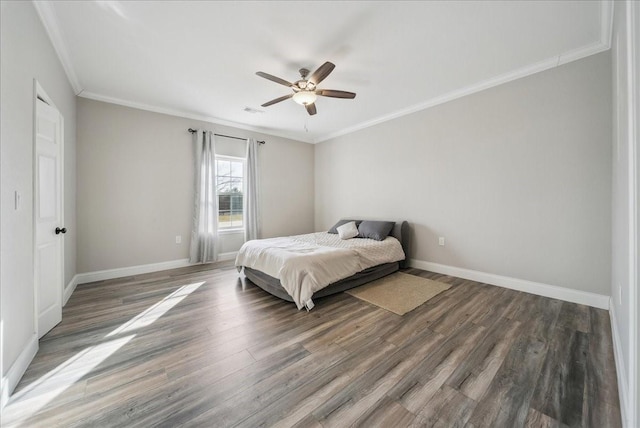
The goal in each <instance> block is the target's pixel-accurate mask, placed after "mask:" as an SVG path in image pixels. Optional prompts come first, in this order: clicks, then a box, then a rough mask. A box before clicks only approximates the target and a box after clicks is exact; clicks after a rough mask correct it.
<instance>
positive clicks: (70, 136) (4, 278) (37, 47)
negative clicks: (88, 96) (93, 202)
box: [0, 1, 76, 376]
mask: <svg viewBox="0 0 640 428" xmlns="http://www.w3.org/2000/svg"><path fill="white" fill-rule="evenodd" d="M0 7H1V9H0V12H1V13H0V15H2V22H1V25H0V28H1V33H0V43H1V44H0V52H1V58H0V66H1V71H0V76H1V81H0V86H1V87H2V90H1V91H0V112H1V113H0V115H1V116H0V121H1V124H2V125H1V126H0V128H1V131H0V132H1V133H0V140H1V141H2V144H1V145H0V147H1V149H0V157H1V165H2V172H1V179H2V186H1V188H2V199H1V201H2V203H1V208H0V209H1V216H0V217H1V222H0V223H1V226H0V227H1V228H0V233H1V235H2V243H1V249H0V251H1V262H0V293H1V295H0V300H1V301H2V303H1V305H2V307H1V314H2V329H3V330H2V336H3V337H2V343H3V348H2V375H3V376H5V375H6V373H7V371H8V370H9V369H10V367H11V365H12V364H13V363H14V362H15V361H16V358H17V357H18V355H19V354H20V352H22V350H23V349H24V348H25V346H26V345H27V344H28V342H29V340H32V338H33V336H34V334H35V333H34V332H35V328H36V327H35V324H34V290H33V166H32V157H33V103H34V92H33V80H34V79H37V80H38V81H39V82H40V84H41V86H42V87H43V89H44V90H45V91H46V92H47V94H48V95H49V96H50V97H51V98H52V100H53V102H54V103H55V105H56V107H58V109H59V110H60V112H61V113H62V115H63V116H64V144H65V147H64V215H65V218H64V220H65V226H66V227H67V229H68V231H69V232H68V233H67V234H66V236H65V237H64V240H65V247H64V248H65V269H64V278H65V285H67V284H68V283H69V282H70V281H71V279H72V278H73V276H74V275H75V274H76V245H75V242H76V241H75V240H76V217H75V214H76V207H75V200H76V199H75V198H76V191H75V186H76V178H75V177H76V134H75V130H76V97H75V95H74V94H73V91H72V89H71V86H70V85H69V83H68V81H67V78H66V75H65V73H64V70H63V68H62V65H61V64H60V62H59V61H58V57H57V55H56V53H55V51H54V49H53V47H52V45H51V43H50V41H49V38H48V36H47V34H46V33H45V30H44V28H43V26H42V24H41V22H40V19H39V18H38V15H37V13H36V11H35V9H34V8H33V4H32V3H31V2H4V1H3V2H2V3H1V6H0ZM16 190H18V191H20V192H21V194H22V206H21V208H20V209H19V210H18V211H16V210H14V192H15V191H16Z"/></svg>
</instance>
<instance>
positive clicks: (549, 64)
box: [315, 2, 610, 143]
mask: <svg viewBox="0 0 640 428" xmlns="http://www.w3.org/2000/svg"><path fill="white" fill-rule="evenodd" d="M607 3H608V2H607ZM609 48H610V45H607V44H604V43H602V42H601V41H598V42H596V43H593V44H590V45H587V46H583V47H581V48H577V49H574V50H572V51H569V52H566V53H563V54H559V55H556V56H553V57H551V58H547V59H545V60H542V61H539V62H536V63H533V64H530V65H527V66H525V67H522V68H519V69H517V70H514V71H510V72H508V73H504V74H501V75H498V76H495V77H492V78H489V79H486V80H483V81H480V82H478V83H475V84H473V85H469V86H466V87H463V88H461V89H456V90H455V91H451V92H448V93H446V94H443V95H439V96H437V97H434V98H431V99H429V100H427V101H424V102H422V103H420V104H415V105H413V106H411V107H407V108H405V109H402V110H398V111H395V112H393V113H390V114H387V115H384V116H380V117H378V118H376V119H373V120H369V121H366V122H362V123H359V124H357V125H354V126H351V127H348V128H345V129H343V130H341V131H336V132H332V133H330V134H325V135H323V136H320V137H319V138H317V139H316V140H315V142H316V143H320V142H322V141H327V140H330V139H332V138H336V137H340V136H343V135H347V134H351V133H352V132H356V131H360V130H362V129H365V128H369V127H371V126H374V125H377V124H380V123H383V122H387V121H389V120H393V119H396V118H399V117H402V116H406V115H409V114H411V113H416V112H418V111H421V110H425V109H428V108H430V107H435V106H437V105H439V104H444V103H446V102H449V101H453V100H455V99H458V98H462V97H465V96H467V95H471V94H475V93H476V92H480V91H484V90H485V89H489V88H493V87H494V86H498V85H502V84H503V83H508V82H511V81H513V80H517V79H520V78H522V77H527V76H530V75H532V74H536V73H539V72H541V71H545V70H549V69H551V68H555V67H558V66H560V65H563V64H567V63H569V62H572V61H576V60H579V59H582V58H585V57H587V56H590V55H594V54H597V53H600V52H603V51H606V50H608V49H609Z"/></svg>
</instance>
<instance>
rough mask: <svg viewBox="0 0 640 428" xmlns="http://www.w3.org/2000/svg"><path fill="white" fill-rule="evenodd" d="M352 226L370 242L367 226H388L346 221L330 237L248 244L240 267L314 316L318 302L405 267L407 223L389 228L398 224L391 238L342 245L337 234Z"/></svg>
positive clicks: (308, 236) (347, 241)
mask: <svg viewBox="0 0 640 428" xmlns="http://www.w3.org/2000/svg"><path fill="white" fill-rule="evenodd" d="M351 221H353V222H356V224H358V226H359V228H360V230H361V231H363V232H362V233H361V234H363V235H364V236H370V235H367V233H366V231H365V226H366V225H367V223H369V224H371V223H385V222H372V221H361V220H341V221H340V222H338V223H337V224H336V225H335V226H334V227H333V228H331V229H330V230H329V232H318V233H310V234H306V235H296V236H290V237H282V238H270V239H258V240H253V241H248V242H246V243H245V244H244V245H243V246H242V248H241V249H240V251H239V252H238V256H237V257H236V267H237V268H238V271H239V272H240V271H241V270H243V269H244V274H245V276H246V277H247V279H249V280H250V281H251V282H253V283H254V284H255V285H257V286H258V287H260V288H262V289H263V290H265V291H267V292H268V293H271V294H273V295H274V296H277V297H279V298H281V299H283V300H286V301H290V302H294V303H296V306H297V307H298V309H302V308H303V307H306V308H307V310H310V309H311V308H313V306H314V303H313V299H317V298H320V297H324V296H328V295H331V294H335V293H339V292H342V291H345V290H349V289H351V288H354V287H357V286H359V285H362V284H365V283H367V282H370V281H373V280H375V279H378V278H382V277H383V276H386V275H389V274H391V273H393V272H395V271H397V270H398V269H399V268H400V267H404V266H405V264H406V261H407V260H408V250H409V224H408V223H407V222H406V221H401V222H387V223H393V226H392V228H391V230H390V231H389V232H388V236H386V235H385V236H382V235H375V236H373V237H374V238H375V239H368V238H361V237H356V238H353V239H340V238H339V235H337V234H336V232H335V230H336V228H337V227H338V226H339V225H342V224H345V223H347V222H351ZM330 232H332V233H330ZM380 238H381V239H380Z"/></svg>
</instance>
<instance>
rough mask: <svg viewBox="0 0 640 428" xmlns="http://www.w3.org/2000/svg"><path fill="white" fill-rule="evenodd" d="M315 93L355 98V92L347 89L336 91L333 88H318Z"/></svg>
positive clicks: (332, 96)
mask: <svg viewBox="0 0 640 428" xmlns="http://www.w3.org/2000/svg"><path fill="white" fill-rule="evenodd" d="M316 94H318V95H322V96H323V97H331V98H355V97H356V94H355V93H353V92H347V91H336V90H334V89H318V90H317V91H316Z"/></svg>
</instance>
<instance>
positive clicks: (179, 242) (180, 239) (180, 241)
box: [176, 235, 182, 244]
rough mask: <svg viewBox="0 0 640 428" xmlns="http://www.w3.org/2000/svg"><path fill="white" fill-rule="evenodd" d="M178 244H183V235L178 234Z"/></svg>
mask: <svg viewBox="0 0 640 428" xmlns="http://www.w3.org/2000/svg"><path fill="white" fill-rule="evenodd" d="M176 244H182V236H181V235H176Z"/></svg>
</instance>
